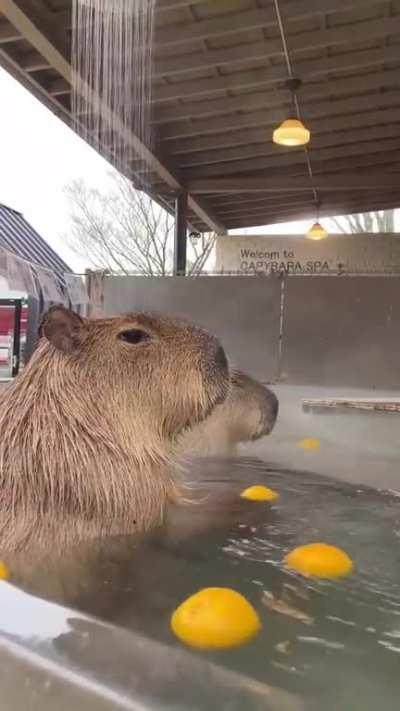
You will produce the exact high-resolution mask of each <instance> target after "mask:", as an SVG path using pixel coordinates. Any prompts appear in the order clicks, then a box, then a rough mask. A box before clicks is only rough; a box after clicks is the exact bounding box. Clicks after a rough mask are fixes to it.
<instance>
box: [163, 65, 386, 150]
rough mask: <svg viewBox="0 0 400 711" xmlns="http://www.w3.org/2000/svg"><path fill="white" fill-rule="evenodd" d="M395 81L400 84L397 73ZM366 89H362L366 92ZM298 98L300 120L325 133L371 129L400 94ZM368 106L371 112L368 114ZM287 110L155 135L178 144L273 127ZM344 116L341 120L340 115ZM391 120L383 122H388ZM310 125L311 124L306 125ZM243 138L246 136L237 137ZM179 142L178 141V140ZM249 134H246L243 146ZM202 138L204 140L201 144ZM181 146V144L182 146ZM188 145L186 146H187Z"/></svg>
mask: <svg viewBox="0 0 400 711" xmlns="http://www.w3.org/2000/svg"><path fill="white" fill-rule="evenodd" d="M398 74H399V82H400V71H399V72H398ZM366 88H367V87H364V90H366ZM301 98H302V97H300V107H301V117H302V119H303V121H305V122H307V123H310V122H312V125H313V126H314V128H315V130H319V131H329V130H332V131H333V130H340V129H341V128H347V127H349V128H351V127H352V126H368V125H371V126H373V125H374V124H375V123H377V121H379V119H381V118H382V117H381V116H380V115H379V113H378V111H379V110H381V109H384V108H387V107H388V108H392V107H396V106H398V107H400V91H399V90H397V91H387V92H385V93H383V94H377V93H370V94H364V95H362V96H354V97H353V96H352V97H350V98H347V99H332V100H330V101H322V102H317V101H316V102H315V103H307V104H304V103H303V101H302V100H301ZM242 101H243V108H244V109H247V107H246V102H245V97H242ZM371 107H373V110H372V111H371ZM290 111H291V108H290V103H289V102H287V104H286V107H285V106H284V105H280V106H279V107H277V108H270V107H268V108H264V109H262V110H261V111H249V112H247V111H246V113H240V114H239V113H237V114H233V115H231V116H223V117H220V118H209V119H208V120H206V119H200V120H196V119H192V120H191V121H190V122H189V121H186V122H175V123H171V124H170V125H169V126H165V127H164V128H162V129H161V131H160V132H159V138H160V140H161V141H168V142H170V141H172V140H174V141H176V143H177V145H179V146H181V145H182V143H183V142H182V139H183V138H185V139H188V138H192V137H194V138H196V137H199V136H202V137H203V135H206V136H208V135H210V136H211V135H214V134H219V133H227V132H228V131H238V130H240V129H246V130H248V129H254V128H259V127H263V128H264V129H265V128H266V127H268V126H274V125H275V124H278V123H280V122H281V121H282V120H283V117H285V116H288V115H289V113H290ZM342 114H346V116H345V117H344V118H343V117H342V116H341V115H342ZM390 121H391V119H388V120H385V123H389V122H390ZM310 125H311V123H310ZM241 135H243V136H246V134H241ZM178 139H179V141H178ZM249 139H250V134H247V141H246V142H247V143H248V142H249ZM205 140H206V139H204V141H205ZM183 145H185V143H183ZM189 145H190V144H189Z"/></svg>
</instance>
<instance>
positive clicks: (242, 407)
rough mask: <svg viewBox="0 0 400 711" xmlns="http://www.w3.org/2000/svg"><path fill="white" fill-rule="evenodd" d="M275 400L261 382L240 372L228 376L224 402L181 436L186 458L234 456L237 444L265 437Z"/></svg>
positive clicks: (272, 419) (274, 412) (272, 420)
mask: <svg viewBox="0 0 400 711" xmlns="http://www.w3.org/2000/svg"><path fill="white" fill-rule="evenodd" d="M278 408H279V404H278V400H277V398H276V396H275V395H274V393H273V392H272V391H271V390H269V389H268V388H267V387H265V386H264V385H263V384H262V383H260V382H258V381H257V380H254V379H253V378H251V377H250V376H249V375H246V374H245V373H242V372H240V371H233V372H232V373H231V376H230V388H229V393H228V396H227V397H226V399H225V400H224V401H223V402H222V403H221V404H220V405H217V406H216V407H215V408H214V409H213V411H212V412H211V413H210V415H209V416H208V417H207V418H206V419H205V420H203V421H202V422H201V423H199V424H198V425H194V426H193V427H191V428H190V429H189V430H188V431H186V432H184V433H183V434H182V435H181V437H180V443H181V446H182V450H183V453H184V454H185V455H186V456H213V457H215V456H221V457H230V456H233V455H235V454H236V452H237V445H238V444H240V443H244V442H252V441H254V440H257V439H260V438H261V437H264V436H265V435H268V434H269V433H270V432H271V430H272V429H273V427H274V425H275V422H276V418H277V416H278Z"/></svg>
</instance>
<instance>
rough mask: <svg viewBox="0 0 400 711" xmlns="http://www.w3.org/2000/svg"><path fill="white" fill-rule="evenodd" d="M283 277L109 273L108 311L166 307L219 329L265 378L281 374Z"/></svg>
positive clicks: (235, 357) (237, 359)
mask: <svg viewBox="0 0 400 711" xmlns="http://www.w3.org/2000/svg"><path fill="white" fill-rule="evenodd" d="M280 294H281V282H280V281H279V279H275V278H271V279H254V278H253V277H198V278H195V279H185V278H182V277H175V278H174V277H166V278H158V277H154V278H146V277H108V278H106V279H105V280H104V299H103V308H104V311H105V313H107V314H116V313H127V312H129V311H134V310H136V311H137V310H142V311H161V312H163V313H167V314H170V315H172V316H178V317H181V318H186V319H189V320H191V321H194V322H195V323H197V324H199V325H200V326H203V327H204V328H206V329H208V330H209V331H212V332H213V333H215V334H216V335H217V336H218V337H219V338H220V340H221V342H222V343H223V345H224V347H225V349H226V352H227V353H228V355H229V357H230V358H231V360H232V363H233V364H234V365H236V366H238V367H239V368H247V369H248V370H250V371H251V372H252V373H253V374H254V375H255V376H256V377H258V378H261V379H263V380H271V379H273V380H275V379H277V377H278V352H279V322H280Z"/></svg>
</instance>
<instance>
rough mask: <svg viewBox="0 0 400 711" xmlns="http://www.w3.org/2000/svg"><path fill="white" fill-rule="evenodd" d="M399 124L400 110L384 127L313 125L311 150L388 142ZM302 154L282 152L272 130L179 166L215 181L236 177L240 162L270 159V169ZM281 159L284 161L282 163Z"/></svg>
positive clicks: (192, 156) (389, 114) (188, 157)
mask: <svg viewBox="0 0 400 711" xmlns="http://www.w3.org/2000/svg"><path fill="white" fill-rule="evenodd" d="M364 119H365V114H364ZM385 119H387V120H388V121H393V123H388V124H386V123H385ZM399 121H400V107H399V108H398V109H393V110H392V109H390V110H387V111H386V112H382V119H381V120H380V125H372V126H368V125H367V126H363V122H362V120H360V126H358V127H357V124H355V125H354V124H353V125H350V126H349V128H348V129H347V128H346V123H345V120H344V119H343V123H342V124H339V122H338V124H337V126H338V128H336V129H334V128H333V129H332V132H330V131H329V128H328V129H326V128H325V132H324V130H323V127H321V129H322V130H321V131H318V130H316V127H315V126H314V125H309V127H310V128H311V131H312V136H313V138H312V143H311V144H310V146H309V150H310V151H312V152H313V155H315V153H317V152H318V151H319V150H323V149H324V148H329V147H333V146H338V147H341V146H344V145H348V144H353V143H361V142H364V141H366V142H371V141H385V140H386V139H388V138H397V137H398V135H399V132H400V125H399ZM301 153H302V151H301V149H299V148H298V149H295V150H290V149H282V150H280V149H279V148H278V147H277V146H276V145H275V144H274V143H273V142H272V129H270V130H268V128H266V129H265V131H263V132H262V133H261V135H260V133H259V132H257V135H254V136H249V140H248V143H245V144H243V145H240V146H233V147H228V146H227V147H225V148H220V149H219V150H214V151H205V152H199V151H197V152H195V153H185V154H184V155H182V156H181V157H180V160H179V164H180V167H181V168H187V169H191V170H193V171H200V170H203V169H204V170H205V171H206V174H207V175H209V176H211V177H212V176H214V177H215V176H217V175H221V173H223V174H224V175H226V174H233V173H235V172H236V169H237V167H238V166H239V162H240V161H248V160H253V159H255V160H261V159H263V158H264V159H265V158H270V159H271V161H272V163H271V162H270V163H269V165H275V164H278V163H280V164H281V165H291V164H292V163H296V162H298V161H299V155H301ZM281 157H282V161H280V160H279V159H280V158H281ZM198 177H199V178H200V177H201V175H200V174H199V175H198Z"/></svg>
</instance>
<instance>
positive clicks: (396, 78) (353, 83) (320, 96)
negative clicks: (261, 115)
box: [153, 69, 400, 130]
mask: <svg viewBox="0 0 400 711" xmlns="http://www.w3.org/2000/svg"><path fill="white" fill-rule="evenodd" d="M399 84H400V72H399V70H398V69H386V70H385V71H384V72H382V71H378V72H370V73H368V90H370V91H373V90H375V89H383V88H385V87H390V88H391V87H395V86H397V85H399ZM364 91H365V86H364V85H363V84H362V83H361V82H360V77H359V76H357V77H347V76H345V77H343V79H329V81H327V80H326V79H323V80H322V81H321V82H318V83H312V84H304V85H303V86H302V87H301V96H300V95H299V98H300V99H301V106H302V109H303V108H305V107H306V106H307V104H308V103H311V102H314V101H315V100H319V101H324V100H326V99H327V98H328V97H329V96H335V95H340V94H346V93H347V94H352V95H353V96H356V95H357V94H362V93H363V92H364ZM244 97H245V98H244ZM290 99H291V97H290V92H289V91H288V90H287V89H279V90H278V89H276V88H275V89H274V88H270V89H269V90H268V91H265V90H264V89H263V88H261V89H260V88H255V90H254V92H253V93H252V94H249V93H246V94H245V95H243V94H240V95H239V96H222V97H220V98H218V99H208V100H207V101H202V100H201V99H200V100H197V101H196V100H194V101H190V102H188V101H186V102H185V103H184V104H179V105H176V104H173V105H172V106H171V105H166V106H162V105H160V106H158V107H157V112H156V114H155V115H154V118H153V123H155V124H157V125H158V124H168V125H169V126H171V128H172V130H174V129H173V127H172V123H175V122H181V121H182V120H183V119H188V118H191V119H195V120H196V121H199V122H200V121H201V120H202V119H204V118H205V117H208V118H207V121H208V120H210V118H211V120H212V119H213V118H214V115H215V114H216V115H217V116H226V115H228V114H231V113H232V112H236V111H242V110H243V102H244V100H245V101H246V111H249V112H251V111H257V110H260V109H264V110H265V109H268V110H269V109H270V108H271V107H276V106H282V105H283V104H285V103H287V102H289V101H290ZM228 120H229V119H228ZM207 121H204V124H203V125H204V126H206V124H207ZM183 125H184V124H183V121H182V126H183Z"/></svg>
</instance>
